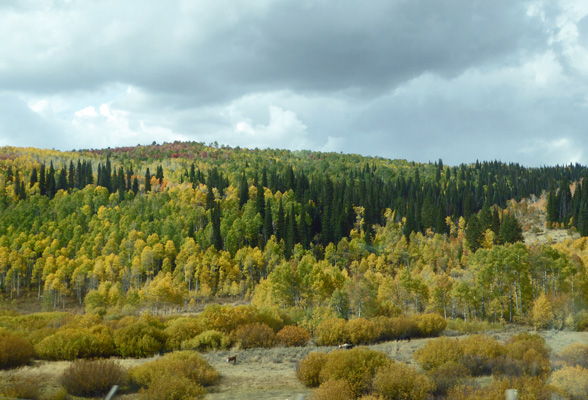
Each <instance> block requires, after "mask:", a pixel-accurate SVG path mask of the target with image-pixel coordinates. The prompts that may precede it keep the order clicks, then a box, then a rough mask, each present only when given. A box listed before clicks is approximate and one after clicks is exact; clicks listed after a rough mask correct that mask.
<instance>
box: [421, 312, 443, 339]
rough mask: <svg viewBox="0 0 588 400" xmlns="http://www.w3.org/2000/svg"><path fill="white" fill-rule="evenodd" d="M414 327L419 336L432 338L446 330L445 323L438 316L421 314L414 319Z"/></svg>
mask: <svg viewBox="0 0 588 400" xmlns="http://www.w3.org/2000/svg"><path fill="white" fill-rule="evenodd" d="M416 325H417V329H418V335H419V336H422V337H434V336H439V334H440V333H441V332H443V331H444V330H445V328H447V321H446V320H445V318H443V317H442V316H440V315H439V314H423V315H418V316H417V317H416Z"/></svg>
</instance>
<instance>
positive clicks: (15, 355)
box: [0, 330, 35, 369]
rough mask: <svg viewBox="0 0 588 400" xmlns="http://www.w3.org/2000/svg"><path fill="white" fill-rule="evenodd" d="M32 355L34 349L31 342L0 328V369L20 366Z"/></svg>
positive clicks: (29, 359) (31, 357)
mask: <svg viewBox="0 0 588 400" xmlns="http://www.w3.org/2000/svg"><path fill="white" fill-rule="evenodd" d="M34 356H35V349H34V347H33V345H32V344H31V342H29V341H28V340H27V339H24V338H21V337H19V336H16V335H13V334H11V333H8V332H5V331H2V330H0V369H7V368H15V367H20V366H22V365H25V364H27V363H28V362H30V361H31V360H32V359H33V357H34Z"/></svg>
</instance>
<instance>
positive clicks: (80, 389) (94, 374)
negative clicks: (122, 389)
mask: <svg viewBox="0 0 588 400" xmlns="http://www.w3.org/2000/svg"><path fill="white" fill-rule="evenodd" d="M126 374H127V372H126V370H125V369H124V368H122V367H121V366H120V365H119V364H118V363H117V362H115V361H112V360H94V361H89V360H76V361H74V362H73V363H72V364H71V365H70V366H69V367H68V368H67V369H66V370H65V371H63V374H62V375H61V378H60V382H61V384H62V385H63V387H65V389H66V390H67V392H68V393H69V394H73V395H74V396H85V397H90V396H100V395H104V394H106V393H108V391H109V390H110V388H112V386H114V385H122V384H123V383H124V382H125V381H126Z"/></svg>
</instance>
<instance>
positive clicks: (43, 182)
mask: <svg viewBox="0 0 588 400" xmlns="http://www.w3.org/2000/svg"><path fill="white" fill-rule="evenodd" d="M39 193H41V196H45V195H46V194H47V178H46V177H45V164H41V167H40V168H39Z"/></svg>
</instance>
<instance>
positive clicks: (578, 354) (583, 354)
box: [561, 343, 588, 368]
mask: <svg viewBox="0 0 588 400" xmlns="http://www.w3.org/2000/svg"><path fill="white" fill-rule="evenodd" d="M561 359H562V360H563V361H564V362H565V363H566V365H568V366H570V367H573V366H574V365H577V366H579V367H582V368H588V344H583V343H574V344H571V345H569V346H568V347H566V348H565V349H563V350H562V352H561Z"/></svg>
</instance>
